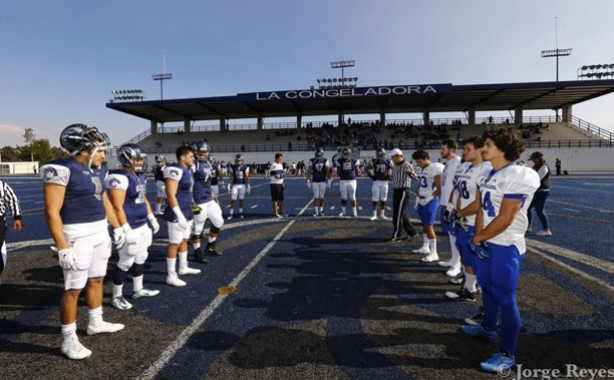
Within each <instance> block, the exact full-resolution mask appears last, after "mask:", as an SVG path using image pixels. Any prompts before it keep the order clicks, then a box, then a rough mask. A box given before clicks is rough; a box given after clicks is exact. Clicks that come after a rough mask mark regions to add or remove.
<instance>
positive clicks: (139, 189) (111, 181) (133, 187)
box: [106, 169, 147, 229]
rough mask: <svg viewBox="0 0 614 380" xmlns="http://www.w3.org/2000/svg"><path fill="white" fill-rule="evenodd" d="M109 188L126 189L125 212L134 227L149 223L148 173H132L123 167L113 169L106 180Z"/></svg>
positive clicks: (129, 222)
mask: <svg viewBox="0 0 614 380" xmlns="http://www.w3.org/2000/svg"><path fill="white" fill-rule="evenodd" d="M106 183H107V188H109V190H113V189H118V190H124V191H126V198H125V200H124V213H125V214H126V219H128V224H130V227H131V228H132V229H135V228H139V227H141V226H143V225H145V224H147V204H146V203H145V201H146V199H147V174H145V173H135V174H131V173H129V172H127V171H125V170H123V169H118V170H111V171H110V172H109V176H108V177H107V180H106Z"/></svg>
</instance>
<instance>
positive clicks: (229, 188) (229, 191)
mask: <svg viewBox="0 0 614 380" xmlns="http://www.w3.org/2000/svg"><path fill="white" fill-rule="evenodd" d="M230 193H232V186H230V184H228V194H230Z"/></svg>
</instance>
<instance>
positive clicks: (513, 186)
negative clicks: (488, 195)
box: [503, 169, 541, 199]
mask: <svg viewBox="0 0 614 380" xmlns="http://www.w3.org/2000/svg"><path fill="white" fill-rule="evenodd" d="M529 170H533V169H529ZM529 170H525V171H524V175H518V176H513V177H511V178H509V177H508V178H507V181H506V183H505V188H504V189H503V198H519V199H525V198H526V197H527V196H530V195H533V193H535V191H536V190H537V189H538V188H539V184H540V182H541V181H540V180H539V176H538V175H537V173H536V172H535V171H532V172H530V171H529Z"/></svg>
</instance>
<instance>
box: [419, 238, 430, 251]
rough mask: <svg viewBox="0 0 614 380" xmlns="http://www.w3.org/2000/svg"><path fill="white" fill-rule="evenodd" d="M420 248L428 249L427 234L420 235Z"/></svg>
mask: <svg viewBox="0 0 614 380" xmlns="http://www.w3.org/2000/svg"><path fill="white" fill-rule="evenodd" d="M422 248H424V249H429V235H427V234H422ZM422 248H421V249H422Z"/></svg>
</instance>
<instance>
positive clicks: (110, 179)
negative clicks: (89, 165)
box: [105, 174, 128, 191]
mask: <svg viewBox="0 0 614 380" xmlns="http://www.w3.org/2000/svg"><path fill="white" fill-rule="evenodd" d="M105 183H106V184H107V188H108V189H109V190H124V191H125V190H128V178H127V177H126V176H125V175H121V174H109V175H108V176H107V178H106V179H105Z"/></svg>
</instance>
